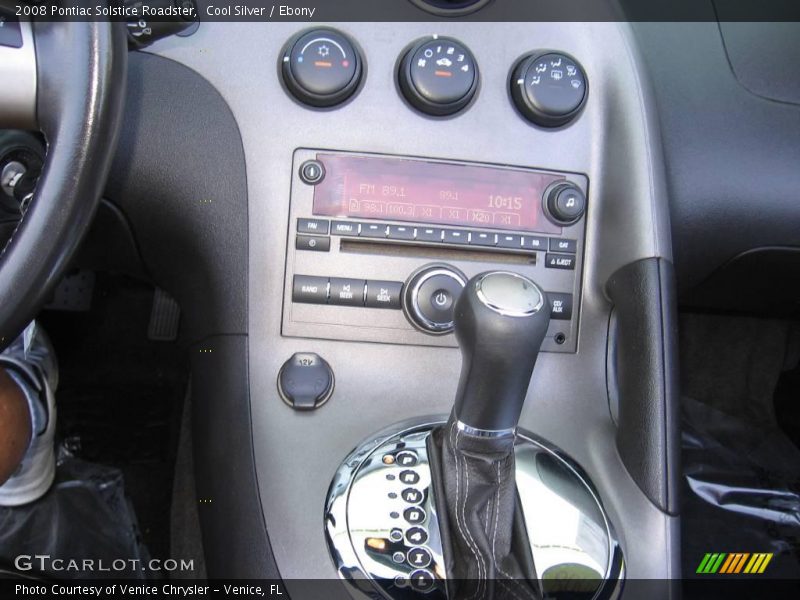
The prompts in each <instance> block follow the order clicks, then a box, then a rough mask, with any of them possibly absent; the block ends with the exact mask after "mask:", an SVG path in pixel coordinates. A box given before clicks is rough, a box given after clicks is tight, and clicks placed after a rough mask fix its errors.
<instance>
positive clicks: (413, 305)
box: [403, 265, 467, 335]
mask: <svg viewBox="0 0 800 600" xmlns="http://www.w3.org/2000/svg"><path fill="white" fill-rule="evenodd" d="M466 282H467V278H466V276H465V275H464V274H462V273H461V272H459V271H456V270H455V269H454V268H453V267H450V266H448V265H428V266H426V267H424V268H422V269H420V270H419V271H417V272H416V273H415V274H414V275H412V276H411V277H410V278H409V280H408V283H407V284H406V285H405V287H404V290H405V291H404V295H403V308H404V310H405V313H406V317H408V319H409V321H411V323H412V325H414V326H415V327H417V328H418V329H420V330H421V331H423V332H425V333H430V334H433V335H443V334H445V333H450V332H451V331H453V314H454V311H455V304H456V301H457V300H458V297H459V296H460V295H461V292H462V290H463V289H464V285H465V284H466Z"/></svg>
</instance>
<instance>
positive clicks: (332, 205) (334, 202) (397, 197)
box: [314, 154, 563, 234]
mask: <svg viewBox="0 0 800 600" xmlns="http://www.w3.org/2000/svg"><path fill="white" fill-rule="evenodd" d="M317 159H318V160H320V161H321V162H322V163H323V164H324V165H325V171H326V175H325V178H324V179H323V180H322V182H321V183H319V184H318V185H317V186H316V187H315V188H314V214H315V215H322V216H330V217H350V218H355V219H381V220H384V221H413V222H416V223H435V224H444V225H457V226H462V227H480V228H489V229H508V230H513V231H536V232H541V233H556V234H557V233H561V228H560V227H558V226H556V225H553V224H552V223H551V222H550V221H549V220H547V218H546V217H545V215H544V212H543V210H542V193H543V192H544V190H545V189H546V188H547V186H549V185H550V184H551V183H553V182H554V181H558V180H559V179H563V177H561V176H559V175H553V174H547V173H537V172H534V171H523V170H517V169H505V168H492V167H483V166H476V165H464V164H455V163H440V162H432V161H425V160H417V159H406V158H386V157H369V156H351V155H345V154H319V155H317Z"/></svg>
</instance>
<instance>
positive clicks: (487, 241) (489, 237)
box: [469, 231, 497, 246]
mask: <svg viewBox="0 0 800 600" xmlns="http://www.w3.org/2000/svg"><path fill="white" fill-rule="evenodd" d="M469 243H470V244H472V245H473V246H495V245H497V234H496V233H486V232H485V231H473V232H472V234H471V235H470V239H469Z"/></svg>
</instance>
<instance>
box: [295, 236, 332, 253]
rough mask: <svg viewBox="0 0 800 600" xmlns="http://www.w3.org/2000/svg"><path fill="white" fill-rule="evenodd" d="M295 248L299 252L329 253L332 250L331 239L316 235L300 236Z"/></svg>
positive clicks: (296, 240)
mask: <svg viewBox="0 0 800 600" xmlns="http://www.w3.org/2000/svg"><path fill="white" fill-rule="evenodd" d="M294 247H295V248H297V249H298V250H313V251H314V252H328V251H329V250H330V249H331V238H329V237H321V236H316V235H298V236H297V239H295V243H294Z"/></svg>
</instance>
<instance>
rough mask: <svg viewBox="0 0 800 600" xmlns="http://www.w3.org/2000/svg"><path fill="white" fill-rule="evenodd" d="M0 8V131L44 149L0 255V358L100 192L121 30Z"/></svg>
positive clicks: (123, 62)
mask: <svg viewBox="0 0 800 600" xmlns="http://www.w3.org/2000/svg"><path fill="white" fill-rule="evenodd" d="M2 9H3V6H2V4H0V26H2V28H3V29H2V30H0V128H3V127H7V128H17V129H31V130H32V129H38V130H39V131H41V132H42V134H43V135H44V137H45V139H46V142H47V157H46V159H45V163H44V168H43V170H42V175H41V177H40V178H39V182H38V184H37V187H36V192H35V194H34V196H33V200H32V202H31V203H30V206H29V208H28V210H27V211H26V212H25V214H24V216H23V218H22V219H21V220H20V222H19V224H18V225H17V228H16V230H15V231H14V234H13V235H12V237H11V239H10V241H9V242H8V243H7V244H6V245H5V247H3V248H0V351H2V350H3V349H5V347H6V346H7V345H8V344H10V343H11V342H12V341H13V340H14V339H15V338H16V337H17V335H19V333H20V332H21V331H22V330H23V329H24V328H25V326H26V325H27V323H28V322H29V321H30V320H31V319H32V318H33V317H34V316H35V315H36V314H37V313H38V311H39V310H40V309H41V307H42V305H43V304H44V303H45V302H46V301H47V299H48V296H49V294H50V293H51V291H52V289H53V287H54V286H55V284H56V283H57V282H58V281H59V278H60V276H61V275H62V274H63V272H64V270H65V268H66V267H67V265H68V264H69V260H70V257H71V256H72V255H73V253H74V251H75V249H76V248H77V246H78V244H79V242H80V240H81V239H82V237H83V235H84V234H85V233H86V231H87V229H88V227H89V225H90V223H91V221H92V218H93V216H94V213H95V211H96V209H97V206H98V204H99V201H100V196H101V194H102V192H103V189H104V186H105V181H106V177H107V176H108V171H109V169H110V167H111V160H112V159H113V157H114V150H115V148H116V141H117V135H118V133H119V129H120V123H121V121H122V114H123V103H124V98H125V84H126V81H127V73H126V71H127V44H126V34H125V30H124V24H122V23H110V22H106V21H97V22H66V21H65V22H59V23H50V22H39V21H35V22H30V21H25V20H22V21H19V20H17V19H16V17H14V16H12V15H13V13H12V14H9V13H8V12H6V11H3V10H2Z"/></svg>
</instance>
